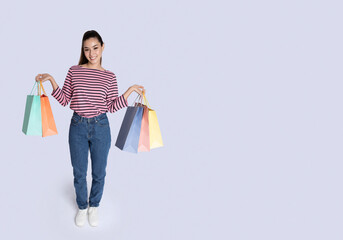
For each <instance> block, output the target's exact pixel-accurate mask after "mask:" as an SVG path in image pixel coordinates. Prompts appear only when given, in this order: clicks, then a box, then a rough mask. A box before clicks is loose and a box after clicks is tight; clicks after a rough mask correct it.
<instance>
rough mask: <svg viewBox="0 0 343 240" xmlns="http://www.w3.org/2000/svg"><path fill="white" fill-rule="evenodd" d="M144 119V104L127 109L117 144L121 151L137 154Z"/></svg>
mask: <svg viewBox="0 0 343 240" xmlns="http://www.w3.org/2000/svg"><path fill="white" fill-rule="evenodd" d="M139 96H140V95H139ZM142 117H143V106H142V104H135V106H129V107H127V110H126V113H125V116H124V119H123V122H122V124H121V127H120V130H119V134H118V137H117V141H116V144H115V145H116V146H117V147H118V148H119V149H121V150H123V151H127V152H132V153H137V150H138V142H139V136H140V132H141V123H142Z"/></svg>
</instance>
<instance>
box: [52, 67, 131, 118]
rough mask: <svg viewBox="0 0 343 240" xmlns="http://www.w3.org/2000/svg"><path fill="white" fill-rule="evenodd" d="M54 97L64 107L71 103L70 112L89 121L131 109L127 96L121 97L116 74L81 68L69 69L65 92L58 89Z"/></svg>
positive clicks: (63, 88) (53, 92)
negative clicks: (72, 111) (103, 114)
mask: <svg viewBox="0 0 343 240" xmlns="http://www.w3.org/2000/svg"><path fill="white" fill-rule="evenodd" d="M51 95H52V96H53V97H54V98H56V100H57V101H58V102H59V103H60V104H61V105H62V106H66V105H67V104H68V103H69V102H70V100H71V103H70V109H72V110H74V111H75V112H76V113H77V114H79V115H80V116H83V117H86V118H91V117H95V116H98V115H100V114H102V113H105V112H111V113H113V112H116V111H118V110H120V109H122V108H124V107H127V106H128V102H127V100H125V98H124V94H123V95H121V96H119V97H118V85H117V79H116V75H115V74H114V73H113V72H111V71H109V70H105V71H103V70H99V69H92V68H86V67H81V66H79V65H73V66H71V67H70V68H69V70H68V73H67V76H66V79H65V81H64V85H63V87H62V89H61V88H60V87H57V88H56V89H55V90H54V91H52V93H51Z"/></svg>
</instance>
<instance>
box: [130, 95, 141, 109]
mask: <svg viewBox="0 0 343 240" xmlns="http://www.w3.org/2000/svg"><path fill="white" fill-rule="evenodd" d="M138 97H139V99H138V101H139V100H140V102H141V104H142V98H141V95H139V94H138V95H137V97H136V99H135V101H133V103H132V104H131V105H130V106H131V107H133V106H134V103H135V102H136V100H137V98H138Z"/></svg>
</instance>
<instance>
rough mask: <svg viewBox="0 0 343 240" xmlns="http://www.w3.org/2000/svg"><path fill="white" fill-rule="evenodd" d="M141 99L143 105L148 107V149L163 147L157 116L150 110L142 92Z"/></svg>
mask: <svg viewBox="0 0 343 240" xmlns="http://www.w3.org/2000/svg"><path fill="white" fill-rule="evenodd" d="M143 98H144V101H145V103H146V104H147V105H148V110H149V113H148V118H149V137H150V149H153V148H158V147H162V146H163V141H162V135H161V131H160V126H159V124H158V121H157V115H156V112H155V111H154V110H152V109H151V108H150V105H149V103H148V100H147V99H146V96H145V94H144V92H143Z"/></svg>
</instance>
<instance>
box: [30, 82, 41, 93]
mask: <svg viewBox="0 0 343 240" xmlns="http://www.w3.org/2000/svg"><path fill="white" fill-rule="evenodd" d="M36 84H37V81H35V84H33V87H32V90H31V92H30V95H32V91H33V89H34V88H35V86H36ZM37 87H38V88H37V93H38V92H39V85H37ZM37 95H38V94H37Z"/></svg>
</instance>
